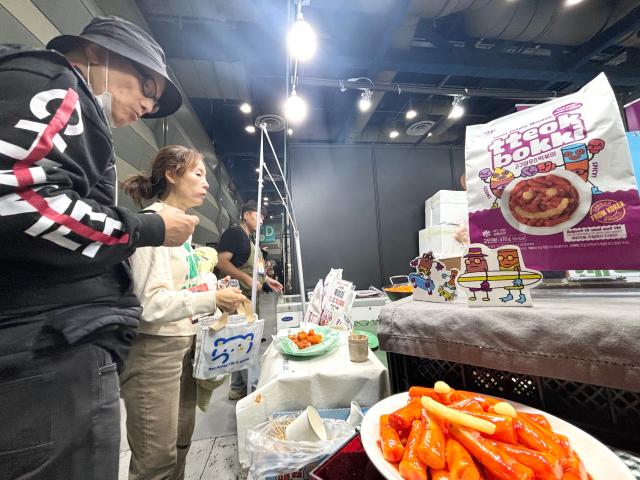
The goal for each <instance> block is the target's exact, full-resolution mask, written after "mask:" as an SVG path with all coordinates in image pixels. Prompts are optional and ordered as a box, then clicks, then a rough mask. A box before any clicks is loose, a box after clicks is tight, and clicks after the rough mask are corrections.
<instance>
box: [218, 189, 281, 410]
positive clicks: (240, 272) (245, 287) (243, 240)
mask: <svg viewBox="0 0 640 480" xmlns="http://www.w3.org/2000/svg"><path fill="white" fill-rule="evenodd" d="M259 224H260V222H259V221H258V204H257V203H256V202H255V201H253V200H251V201H249V202H247V203H245V204H244V205H243V206H242V210H241V221H240V224H239V225H236V226H233V227H230V228H228V229H227V230H225V232H224V233H223V234H222V237H220V242H219V243H218V247H217V250H218V267H217V268H218V270H219V271H220V273H221V274H222V275H228V276H230V277H231V278H235V279H236V280H238V281H239V282H240V288H241V289H242V293H244V294H245V295H246V296H247V297H248V298H251V284H252V282H253V263H254V251H255V247H254V245H255V237H254V236H253V235H255V233H256V231H257V230H258V226H259ZM256 257H257V258H256V261H257V262H258V288H257V291H258V292H260V291H261V290H262V289H263V288H270V289H271V290H272V291H274V292H276V293H280V292H282V290H283V287H282V284H281V283H280V282H278V281H277V280H274V279H273V278H271V277H269V276H268V275H266V273H265V264H264V258H263V255H262V252H260V253H258V255H257V256H256ZM256 303H257V302H256ZM256 306H257V305H256ZM256 310H257V309H256ZM245 377H246V372H234V373H232V374H231V388H230V390H229V399H230V400H239V399H241V398H242V397H244V396H245V395H246V391H247V383H246V378H245Z"/></svg>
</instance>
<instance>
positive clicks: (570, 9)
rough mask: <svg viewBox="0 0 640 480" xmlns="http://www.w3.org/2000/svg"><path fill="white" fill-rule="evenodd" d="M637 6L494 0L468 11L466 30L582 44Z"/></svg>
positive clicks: (627, 1)
mask: <svg viewBox="0 0 640 480" xmlns="http://www.w3.org/2000/svg"><path fill="white" fill-rule="evenodd" d="M634 7H637V1H634V0H622V1H620V2H612V1H611V0H591V1H589V2H583V3H581V4H577V5H573V6H567V5H565V2H559V1H557V0H529V1H526V2H506V1H504V0H490V1H489V2H488V4H487V5H486V7H485V8H482V9H475V10H473V11H471V10H470V11H465V13H464V21H465V30H466V33H467V34H468V35H470V36H472V37H477V38H484V39H494V38H495V39H500V40H511V41H517V42H534V43H542V44H550V45H563V46H578V45H582V44H583V43H585V42H586V41H588V40H589V39H591V38H593V37H594V36H595V35H596V34H597V33H599V32H601V31H604V30H606V29H607V28H609V27H610V26H612V25H613V24H615V23H616V22H618V21H619V20H621V19H622V18H623V17H624V16H625V15H626V14H627V13H629V12H630V11H631V10H633V9H634Z"/></svg>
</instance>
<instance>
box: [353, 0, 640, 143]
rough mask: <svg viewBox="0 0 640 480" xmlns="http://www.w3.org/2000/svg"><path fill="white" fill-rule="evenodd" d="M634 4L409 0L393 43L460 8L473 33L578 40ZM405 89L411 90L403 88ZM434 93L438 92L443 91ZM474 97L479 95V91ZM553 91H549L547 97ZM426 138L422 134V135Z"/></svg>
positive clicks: (628, 0)
mask: <svg viewBox="0 0 640 480" xmlns="http://www.w3.org/2000/svg"><path fill="white" fill-rule="evenodd" d="M587 4H588V5H587ZM635 6H636V2H635V1H634V0H622V1H620V2H616V3H613V4H612V2H610V1H608V0H593V1H592V2H585V4H584V5H576V6H573V7H571V8H567V7H566V6H565V5H564V4H563V3H562V2H558V1H556V0H531V1H527V2H505V1H504V0H435V1H434V0H431V1H428V2H425V1H422V0H412V1H411V3H410V4H409V6H408V7H407V12H406V14H407V17H406V18H405V20H404V22H403V24H402V26H401V27H400V28H399V29H398V32H397V33H396V36H395V38H394V47H395V48H396V49H405V50H408V49H409V48H410V44H411V41H412V40H413V37H414V35H415V31H416V28H417V25H418V23H419V21H420V19H421V18H438V17H444V16H447V15H451V14H453V13H458V12H464V18H465V27H466V31H467V34H469V35H470V36H472V37H478V38H485V39H489V38H497V39H501V40H513V41H521V42H540V43H548V44H557V45H579V44H581V43H583V42H585V41H587V40H588V39H590V38H592V37H593V36H594V35H596V34H597V33H598V32H600V31H602V30H606V29H607V28H608V27H609V26H611V25H613V24H614V23H616V22H617V21H618V20H620V19H621V18H623V17H624V15H625V14H627V13H628V12H630V11H631V10H632V9H633V8H634V7H635ZM594 9H595V10H594ZM594 11H595V13H594ZM396 73H397V72H391V71H386V72H384V75H383V77H382V78H379V77H376V82H383V81H384V80H383V78H387V79H388V80H387V81H391V80H392V79H393V78H395V75H396ZM377 90H381V89H377ZM387 91H390V90H387ZM405 92H407V93H411V92H409V91H407V90H405ZM434 93H436V94H443V93H442V91H438V92H434ZM444 94H445V95H446V94H447V93H444ZM383 95H384V94H382V95H380V94H378V92H376V93H375V94H374V97H373V99H372V108H371V109H370V111H369V112H366V113H364V114H362V113H358V114H357V115H356V116H355V120H354V121H353V123H352V125H351V127H350V129H349V131H348V133H347V135H346V139H345V141H347V143H350V142H353V141H356V140H357V139H358V138H359V136H360V135H361V134H362V132H363V131H364V129H365V128H366V126H367V123H368V122H369V119H370V118H371V116H372V115H373V113H374V112H375V109H376V107H377V106H378V104H379V103H380V101H381V100H382V96H383ZM475 96H479V94H477V95H475ZM488 96H498V95H495V94H494V95H488ZM552 96H553V95H548V96H547V98H550V97H552ZM502 98H514V99H522V100H525V99H529V100H532V99H540V97H536V96H531V97H529V98H524V97H509V96H504V95H503V96H502ZM543 99H544V98H543ZM453 123H454V122H450V121H448V119H444V121H443V122H442V123H441V124H440V125H438V126H437V128H438V130H441V131H440V132H439V133H438V134H436V133H435V132H434V133H433V135H432V136H431V137H428V138H429V139H430V140H428V141H429V143H431V142H434V143H435V142H436V141H437V139H438V138H439V137H441V136H442V134H443V133H444V132H446V130H447V129H448V128H449V127H450V126H451V125H452V124H453ZM425 139H426V137H425V138H423V139H421V140H425Z"/></svg>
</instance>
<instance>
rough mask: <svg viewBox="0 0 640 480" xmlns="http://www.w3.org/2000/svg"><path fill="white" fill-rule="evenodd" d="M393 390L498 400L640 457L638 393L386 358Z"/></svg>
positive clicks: (428, 361) (393, 355)
mask: <svg viewBox="0 0 640 480" xmlns="http://www.w3.org/2000/svg"><path fill="white" fill-rule="evenodd" d="M387 357H388V360H389V372H390V375H391V388H392V390H393V391H394V393H398V392H404V391H406V390H408V389H409V387H410V386H412V385H420V386H427V387H428V386H433V384H434V383H435V382H436V381H438V380H443V381H445V382H447V383H448V384H449V385H451V387H453V388H457V389H463V390H470V391H474V392H479V393H485V394H487V395H495V396H497V397H503V398H506V399H509V400H513V401H516V402H520V403H524V404H526V405H529V406H531V407H534V408H538V409H540V410H544V411H546V412H549V413H550V414H552V415H555V416H557V417H560V418H562V419H564V420H566V421H568V422H570V423H572V424H574V425H576V426H578V427H580V428H582V429H583V430H585V431H587V432H589V433H591V434H592V435H594V436H595V437H597V438H598V439H599V440H601V441H603V442H605V443H607V444H609V445H612V446H614V447H618V448H624V449H627V450H631V451H633V452H636V453H640V393H638V392H629V391H625V390H618V389H615V388H606V387H600V386H597V385H589V384H585V383H576V382H569V381H566V380H558V379H554V378H546V377H537V376H534V375H523V374H519V373H513V372H508V371H504V370H493V369H490V368H482V367H476V366H473V365H466V364H461V363H455V362H447V361H444V360H433V359H428V358H419V357H412V356H409V355H401V354H397V353H387Z"/></svg>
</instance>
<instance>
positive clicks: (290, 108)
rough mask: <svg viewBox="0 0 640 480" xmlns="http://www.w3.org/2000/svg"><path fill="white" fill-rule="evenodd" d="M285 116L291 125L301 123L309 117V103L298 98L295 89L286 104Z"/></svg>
mask: <svg viewBox="0 0 640 480" xmlns="http://www.w3.org/2000/svg"><path fill="white" fill-rule="evenodd" d="M284 115H285V117H287V120H289V121H290V122H291V123H300V122H301V121H302V120H304V119H305V117H306V116H307V103H306V102H305V101H304V100H303V99H302V98H300V97H299V96H298V94H297V93H296V89H295V88H294V89H293V90H292V91H291V96H290V97H289V98H288V99H287V101H286V103H285V104H284Z"/></svg>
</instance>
